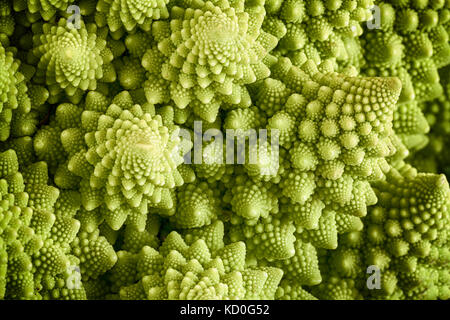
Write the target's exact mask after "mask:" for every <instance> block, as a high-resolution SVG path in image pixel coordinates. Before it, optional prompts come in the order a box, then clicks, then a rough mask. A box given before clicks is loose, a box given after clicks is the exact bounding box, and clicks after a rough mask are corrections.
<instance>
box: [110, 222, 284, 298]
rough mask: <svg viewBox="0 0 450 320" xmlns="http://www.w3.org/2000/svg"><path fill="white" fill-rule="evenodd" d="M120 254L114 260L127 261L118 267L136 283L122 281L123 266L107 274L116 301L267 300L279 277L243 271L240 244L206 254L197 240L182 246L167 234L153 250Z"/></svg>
mask: <svg viewBox="0 0 450 320" xmlns="http://www.w3.org/2000/svg"><path fill="white" fill-rule="evenodd" d="M217 227H219V228H220V224H218V225H217ZM221 228H222V230H223V225H222V226H221ZM215 229H216V228H213V229H211V230H210V231H209V232H215V231H214V230H215ZM222 232H223V231H222ZM222 236H223V233H222ZM204 237H205V239H208V238H209V235H208V234H204ZM192 240H193V239H192ZM120 253H121V256H120V257H119V262H120V259H124V260H125V259H127V261H126V262H125V261H124V263H126V264H127V265H128V266H129V268H132V269H133V270H136V272H137V274H136V276H137V278H138V279H139V282H137V283H134V280H133V279H129V278H128V277H127V273H126V272H127V268H125V267H123V268H122V269H121V270H119V268H120V267H119V265H116V267H115V268H117V269H113V270H111V274H112V275H114V279H115V283H122V284H123V286H122V287H121V288H120V291H119V294H120V298H121V299H150V300H153V299H176V300H197V299H200V300H209V299H213V300H222V299H227V300H228V299H273V298H274V295H275V291H276V288H277V287H278V283H279V282H280V280H281V277H282V275H283V272H282V271H281V270H280V269H278V268H273V267H255V268H253V267H252V268H249V267H246V266H245V258H246V247H245V244H244V243H243V242H234V243H230V244H228V245H226V246H223V244H222V246H221V247H220V248H216V250H214V251H211V249H210V247H209V246H208V244H207V242H205V241H204V240H203V239H198V240H193V241H192V242H190V244H189V245H188V244H186V242H185V241H184V239H183V238H182V237H181V236H180V235H179V234H178V233H176V232H171V233H170V234H169V235H168V236H167V238H166V239H165V241H164V242H163V243H162V245H161V247H160V249H159V252H158V251H157V250H155V249H153V248H151V247H148V246H144V247H143V248H142V250H141V251H140V252H139V253H138V254H134V255H131V254H130V253H127V252H124V251H121V252H120ZM122 257H123V258H122Z"/></svg>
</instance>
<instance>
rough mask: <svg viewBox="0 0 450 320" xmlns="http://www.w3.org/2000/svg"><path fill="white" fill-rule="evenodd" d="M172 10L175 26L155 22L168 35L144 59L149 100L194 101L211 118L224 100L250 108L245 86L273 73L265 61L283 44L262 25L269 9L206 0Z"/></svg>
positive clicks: (156, 28)
mask: <svg viewBox="0 0 450 320" xmlns="http://www.w3.org/2000/svg"><path fill="white" fill-rule="evenodd" d="M171 14H172V15H173V16H174V17H175V18H174V19H172V20H171V22H170V25H169V23H167V22H165V21H164V22H162V21H161V22H154V23H153V26H152V30H153V32H158V33H162V34H166V35H167V36H165V37H164V38H163V37H161V39H156V41H157V42H158V45H157V49H158V51H156V50H155V49H151V50H150V51H148V52H147V53H146V54H145V55H144V57H143V60H142V65H143V66H144V67H145V68H146V69H147V70H148V71H149V72H150V77H149V79H148V81H147V84H146V85H145V90H146V95H147V99H148V100H149V101H150V102H151V103H161V102H168V100H169V98H170V99H172V100H173V101H174V102H175V104H176V105H177V107H179V108H182V109H183V108H186V107H187V106H188V105H189V107H191V108H192V110H193V111H194V113H195V114H196V115H198V116H199V117H201V118H202V119H204V120H206V121H208V122H213V121H214V120H215V119H216V117H217V115H218V111H219V108H220V107H221V104H226V105H236V106H242V107H248V106H249V105H250V103H251V100H250V96H249V94H248V91H247V89H246V87H245V86H244V85H246V84H250V83H254V82H256V81H258V80H261V79H264V78H266V77H267V76H268V75H269V73H270V71H269V69H268V68H267V66H266V65H265V64H264V63H263V62H262V60H263V58H264V57H265V56H266V55H267V52H268V51H270V50H271V49H273V48H274V47H275V46H276V44H277V40H276V38H275V37H273V36H271V35H269V34H267V33H265V32H264V31H262V30H260V26H261V23H262V21H263V19H264V9H263V8H261V7H255V8H253V7H248V8H245V9H244V5H243V1H234V2H232V3H229V2H228V1H225V2H214V3H212V2H209V1H208V2H203V1H200V2H195V3H191V4H190V5H189V7H185V4H183V5H181V7H176V8H175V7H174V8H172V12H171ZM158 38H159V37H158ZM169 93H170V94H169Z"/></svg>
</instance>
